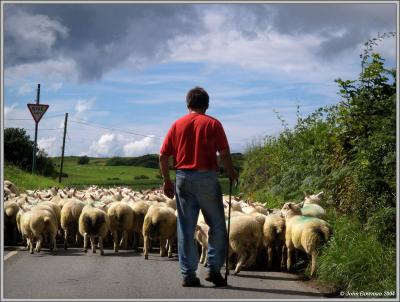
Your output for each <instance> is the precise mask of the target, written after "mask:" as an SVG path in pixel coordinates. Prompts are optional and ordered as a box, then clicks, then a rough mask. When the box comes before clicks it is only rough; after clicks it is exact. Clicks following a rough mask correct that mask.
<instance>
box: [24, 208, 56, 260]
mask: <svg viewBox="0 0 400 302" xmlns="http://www.w3.org/2000/svg"><path fill="white" fill-rule="evenodd" d="M31 212H32V216H31V220H30V227H31V231H32V235H33V238H37V244H36V252H37V253H39V252H40V249H41V246H42V242H43V240H44V236H46V235H48V236H49V239H50V250H52V251H53V254H56V253H57V245H56V236H57V230H58V220H57V218H56V215H55V213H54V212H53V211H51V210H49V209H45V208H40V207H35V208H33V209H32V211H31Z"/></svg>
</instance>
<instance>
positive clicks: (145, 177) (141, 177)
mask: <svg viewBox="0 0 400 302" xmlns="http://www.w3.org/2000/svg"><path fill="white" fill-rule="evenodd" d="M149 178H150V177H148V176H147V175H143V174H141V175H136V176H135V177H134V178H133V179H149Z"/></svg>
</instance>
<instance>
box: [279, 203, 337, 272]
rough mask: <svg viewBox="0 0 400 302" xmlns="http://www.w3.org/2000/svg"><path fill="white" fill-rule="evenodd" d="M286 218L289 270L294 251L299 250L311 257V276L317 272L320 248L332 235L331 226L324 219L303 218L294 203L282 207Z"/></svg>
mask: <svg viewBox="0 0 400 302" xmlns="http://www.w3.org/2000/svg"><path fill="white" fill-rule="evenodd" d="M282 215H283V216H284V217H285V223H286V232H285V242H286V248H287V269H288V270H289V271H290V269H291V268H292V256H293V252H294V249H299V250H302V251H304V252H306V253H307V254H308V255H310V256H311V271H310V274H311V276H314V275H315V272H316V260H317V256H318V248H319V247H320V246H322V245H323V243H324V242H326V241H328V240H329V238H330V235H331V226H330V225H329V224H328V223H327V222H326V221H325V220H322V219H319V218H315V217H310V216H302V215H301V208H300V206H299V205H297V204H295V203H293V202H287V203H285V204H284V205H283V207H282Z"/></svg>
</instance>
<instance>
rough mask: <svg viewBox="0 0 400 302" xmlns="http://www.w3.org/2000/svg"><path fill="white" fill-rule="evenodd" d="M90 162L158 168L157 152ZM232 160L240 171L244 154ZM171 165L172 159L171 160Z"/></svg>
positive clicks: (74, 157) (72, 158)
mask: <svg viewBox="0 0 400 302" xmlns="http://www.w3.org/2000/svg"><path fill="white" fill-rule="evenodd" d="M54 159H55V161H56V162H57V163H58V162H59V161H60V158H59V157H55V158H54ZM78 159H79V157H78V156H68V157H65V160H67V161H68V162H69V161H72V162H74V161H77V160H78ZM89 159H90V163H91V164H96V165H105V166H136V167H145V168H153V169H158V168H159V162H158V154H146V155H143V156H138V157H120V156H115V157H111V158H96V157H90V158H89ZM232 161H233V166H234V167H235V168H236V169H237V170H238V171H240V170H241V169H242V166H243V161H244V155H243V154H242V153H232ZM218 164H219V166H220V167H221V173H223V172H224V169H223V167H222V164H221V161H220V158H219V157H218ZM171 166H172V161H171Z"/></svg>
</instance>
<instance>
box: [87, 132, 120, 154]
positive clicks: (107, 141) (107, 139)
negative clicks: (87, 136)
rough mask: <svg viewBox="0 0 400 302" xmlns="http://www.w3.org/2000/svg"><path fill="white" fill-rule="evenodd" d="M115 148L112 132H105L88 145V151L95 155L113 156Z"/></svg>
mask: <svg viewBox="0 0 400 302" xmlns="http://www.w3.org/2000/svg"><path fill="white" fill-rule="evenodd" d="M116 148H117V149H118V146H117V142H116V139H115V134H114V133H106V134H103V135H102V136H100V138H99V140H98V141H95V142H93V143H92V145H91V146H90V153H91V154H95V156H115V155H116V154H115V153H116V152H115V151H117V150H116Z"/></svg>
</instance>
